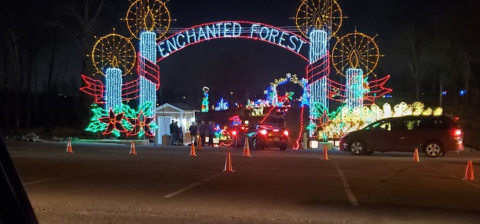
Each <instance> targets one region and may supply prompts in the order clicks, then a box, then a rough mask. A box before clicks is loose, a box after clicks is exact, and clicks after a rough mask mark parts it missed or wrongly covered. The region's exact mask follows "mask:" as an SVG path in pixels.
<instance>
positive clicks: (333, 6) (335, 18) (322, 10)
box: [294, 0, 346, 39]
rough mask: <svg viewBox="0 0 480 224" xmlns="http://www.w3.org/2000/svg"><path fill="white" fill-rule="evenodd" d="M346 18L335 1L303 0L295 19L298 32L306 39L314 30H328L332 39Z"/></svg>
mask: <svg viewBox="0 0 480 224" xmlns="http://www.w3.org/2000/svg"><path fill="white" fill-rule="evenodd" d="M344 18H346V17H344V16H343V12H342V9H341V8H340V5H339V4H338V3H337V2H336V1H335V0H303V1H302V4H300V7H298V9H297V15H296V16H295V18H294V19H295V23H296V25H297V28H298V30H299V31H300V32H301V33H302V35H303V36H305V37H306V38H309V32H310V31H312V30H313V29H325V28H326V29H327V30H328V32H327V33H328V34H329V36H328V38H329V39H330V38H331V37H332V36H335V34H336V33H337V32H338V30H339V29H340V27H341V26H342V21H343V19H344Z"/></svg>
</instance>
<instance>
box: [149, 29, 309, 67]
mask: <svg viewBox="0 0 480 224" xmlns="http://www.w3.org/2000/svg"><path fill="white" fill-rule="evenodd" d="M245 30H248V31H249V32H244V31H245ZM219 38H245V39H254V40H260V41H264V42H268V43H270V44H275V45H278V46H280V47H283V48H285V49H288V50H290V51H292V52H293V53H295V54H297V55H299V56H300V57H302V58H304V59H305V60H307V61H308V59H307V58H305V56H303V55H302V54H301V51H302V48H303V46H305V45H307V44H308V41H307V40H305V39H304V38H303V37H301V36H299V35H297V34H295V33H292V32H289V31H286V30H283V29H280V28H278V27H274V26H270V25H267V24H263V23H253V22H248V21H221V22H215V23H205V24H201V25H198V26H194V27H191V28H188V29H185V30H182V31H180V32H178V33H176V34H173V35H172V36H170V37H167V38H166V39H165V40H163V41H161V42H159V43H158V45H157V47H158V51H159V52H160V55H161V58H159V59H158V60H159V61H160V60H162V59H163V58H165V57H167V56H169V55H171V54H172V53H174V52H176V51H178V50H180V49H183V48H185V47H187V46H189V45H191V44H196V43H200V42H203V41H207V40H213V39H219Z"/></svg>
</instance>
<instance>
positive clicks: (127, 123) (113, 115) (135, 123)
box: [85, 102, 158, 137]
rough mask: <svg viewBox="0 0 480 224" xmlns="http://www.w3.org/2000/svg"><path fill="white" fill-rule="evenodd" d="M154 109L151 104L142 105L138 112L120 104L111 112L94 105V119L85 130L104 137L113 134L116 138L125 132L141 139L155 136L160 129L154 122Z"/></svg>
mask: <svg viewBox="0 0 480 224" xmlns="http://www.w3.org/2000/svg"><path fill="white" fill-rule="evenodd" d="M152 108H153V105H152V103H151V102H148V103H145V104H143V105H140V107H139V110H138V111H136V110H134V109H132V108H130V106H128V105H126V104H120V105H119V106H116V107H115V108H113V109H109V110H106V109H103V108H101V107H99V106H98V105H97V104H93V105H92V113H93V117H92V119H90V124H89V125H88V127H87V128H86V129H85V130H86V131H89V132H94V133H96V132H103V134H104V135H108V134H113V135H114V136H116V137H119V136H120V135H121V133H123V132H127V135H128V136H133V135H138V136H140V137H141V136H143V135H144V134H145V135H147V136H154V130H155V129H157V128H158V127H157V125H155V124H154V123H153V122H152V121H153V119H154V117H155V116H154V115H153V114H152V112H151V111H152ZM144 111H145V113H144ZM146 111H150V112H148V113H147V112H146Z"/></svg>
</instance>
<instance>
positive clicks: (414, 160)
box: [413, 148, 420, 163]
mask: <svg viewBox="0 0 480 224" xmlns="http://www.w3.org/2000/svg"><path fill="white" fill-rule="evenodd" d="M413 162H416V163H418V162H420V158H419V157H418V149H417V148H415V152H414V153H413Z"/></svg>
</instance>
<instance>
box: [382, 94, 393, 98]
mask: <svg viewBox="0 0 480 224" xmlns="http://www.w3.org/2000/svg"><path fill="white" fill-rule="evenodd" d="M383 98H392V94H385V95H383Z"/></svg>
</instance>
